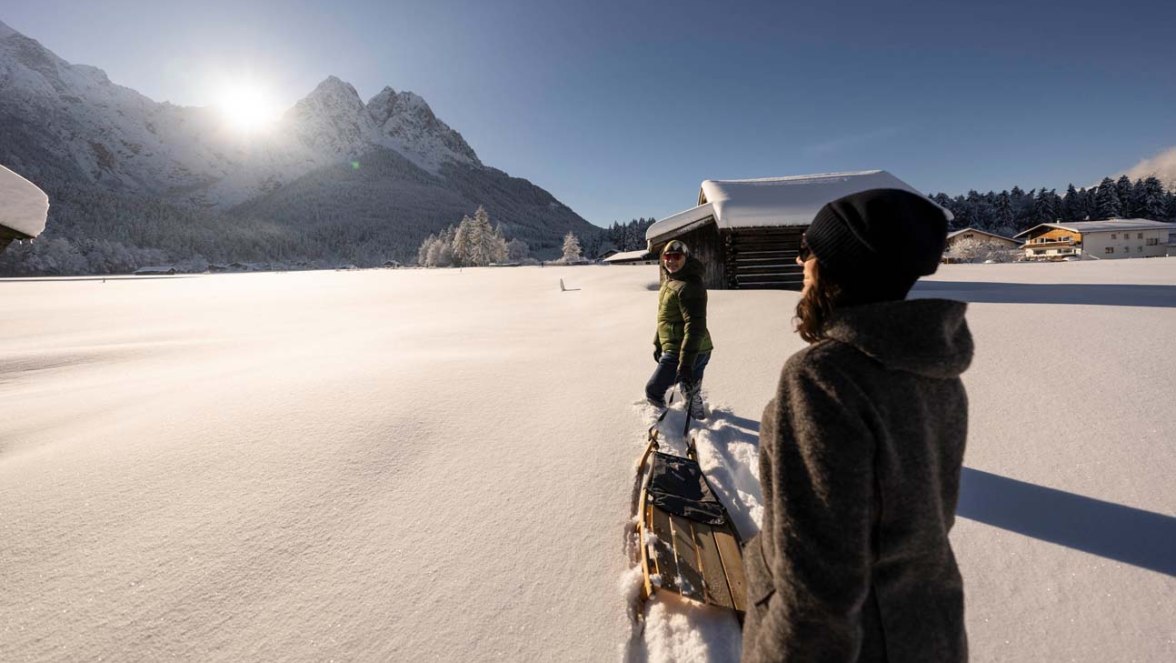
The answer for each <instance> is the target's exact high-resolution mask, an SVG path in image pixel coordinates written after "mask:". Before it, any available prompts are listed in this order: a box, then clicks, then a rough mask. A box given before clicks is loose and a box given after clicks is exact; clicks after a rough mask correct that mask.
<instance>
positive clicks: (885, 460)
mask: <svg viewBox="0 0 1176 663" xmlns="http://www.w3.org/2000/svg"><path fill="white" fill-rule="evenodd" d="M946 233H947V219H946V217H945V215H944V213H943V211H942V210H941V209H940V208H939V207H937V206H935V205H934V204H932V203H931V202H929V201H928V200H927V199H926V198H923V197H922V196H918V195H916V194H912V193H908V192H906V191H900V190H896V189H876V190H872V191H866V192H862V193H858V194H854V195H852V196H847V197H845V198H842V199H839V200H836V201H834V202H832V203H829V204H828V205H826V206H825V207H823V208H822V209H821V210H820V212H818V213H817V216H816V218H815V219H814V220H813V223H812V225H811V226H810V227H809V229H808V231H807V232H806V233H805V237H804V244H803V245H802V249H801V255H800V256H799V257H798V262H800V263H801V264H803V265H804V275H805V279H804V290H803V291H802V294H801V301H800V303H799V304H798V305H797V330H798V331H799V333H800V335H801V337H802V338H804V339H805V340H806V341H808V342H809V343H810V345H809V346H808V347H807V348H805V349H804V350H801V351H800V352H797V353H796V354H795V355H793V356H792V357H791V358H789V360H788V361H787V363H786V364H785V365H784V369H783V372H782V374H781V376H780V383H779V387H778V388H777V391H776V397H775V399H774V400H772V401H771V402H770V403H769V404H768V406H767V409H766V410H765V411H764V415H763V421H762V424H761V428H760V481H761V483H762V484H763V496H764V513H763V523H762V529H761V533H760V534H759V535H758V536H757V537H756V538H754V539H752V540H751V541H749V542H748V545H747V548H746V550H745V555H744V557H745V564H746V566H747V576H748V598H749V600H750V602H751V604H752V605H751V607H750V608H749V609H748V614H747V621H746V625H745V628H744V633H743V660H744V661H754V662H759V661H921V662H922V661H935V662H948V661H963V660H966V659H967V638H966V635H965V632H964V596H963V582H962V580H961V578H960V573H959V569H958V568H957V566H956V562H955V557H954V555H953V554H952V550H951V544H950V542H949V540H948V531H949V530H950V529H951V526H952V522H953V519H954V514H955V507H956V499H957V497H958V494H959V479H960V469H961V465H962V463H963V457H964V440H965V437H966V433H967V420H968V418H967V408H968V403H967V396H966V395H965V393H964V387H963V383H962V382H961V381H960V374H961V373H962V372H963V371H964V370H965V369H966V368H967V367H968V365H969V363H970V362H971V360H972V337H971V335H970V333H969V332H968V327H967V324H966V323H965V321H964V308H965V305H964V304H963V303H961V302H955V301H948V300H937V299H916V300H907V299H906V295H907V293H908V291H909V290H910V289H911V287H912V286H913V285H914V283H915V281H916V280H917V279H918V278H919V277H920V276H923V275H926V274H931V273H932V272H934V271H935V269H936V267H937V265H938V263H939V258H940V255H941V254H942V252H943V247H944V242H945V238H946Z"/></svg>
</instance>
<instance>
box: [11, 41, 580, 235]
mask: <svg viewBox="0 0 1176 663" xmlns="http://www.w3.org/2000/svg"><path fill="white" fill-rule="evenodd" d="M0 135H2V136H3V137H4V140H3V141H0V163H3V164H5V165H7V166H9V167H11V168H13V169H14V170H16V171H17V172H20V173H21V174H23V175H25V176H26V177H28V178H29V179H30V180H32V181H34V182H35V183H38V184H39V185H41V186H42V188H44V189H45V190H46V191H48V192H49V193H50V196H51V197H52V196H53V194H54V191H55V189H59V188H60V187H65V186H72V187H76V186H87V185H93V186H97V187H100V188H101V189H102V190H103V191H104V192H122V193H126V194H131V195H136V196H148V197H158V198H163V199H166V200H167V201H169V202H171V203H177V204H182V205H192V206H196V207H200V208H205V209H210V210H213V211H218V212H223V211H225V210H229V209H231V208H234V207H237V206H241V205H243V204H246V203H249V202H250V201H259V200H263V199H265V198H266V197H268V196H271V195H272V194H273V193H274V192H276V191H278V190H280V189H281V188H282V187H284V186H286V185H289V184H291V183H293V182H297V181H299V180H300V179H302V178H305V177H307V176H308V175H313V174H314V173H316V172H317V171H320V170H323V169H330V168H333V167H337V166H339V165H340V164H349V163H351V162H352V161H353V160H355V159H357V158H358V157H360V156H361V155H365V154H369V153H371V152H373V151H378V150H390V151H393V152H395V153H396V154H398V155H400V157H402V158H403V159H405V160H407V161H408V162H409V163H411V164H412V165H413V166H415V167H416V168H417V169H420V170H421V171H423V172H424V173H427V174H428V175H429V176H431V178H432V185H433V186H434V188H435V190H436V191H435V193H437V192H439V191H441V189H444V188H447V187H452V186H453V185H455V184H456V185H458V186H460V185H462V184H463V183H465V181H466V180H468V179H469V178H470V175H471V174H472V175H473V177H474V178H475V179H477V178H482V179H485V180H487V182H491V183H492V182H494V181H497V180H499V179H501V178H502V177H505V174H503V173H501V172H500V171H497V170H494V169H491V168H488V167H486V166H485V165H483V164H482V162H481V161H480V160H479V159H478V156H477V154H476V153H475V152H474V150H473V149H472V148H471V147H470V146H469V144H467V143H466V141H465V139H464V138H462V136H461V134H460V133H458V132H457V131H455V130H453V129H452V128H450V127H449V126H448V125H446V124H445V123H444V122H443V121H441V120H440V119H438V118H437V116H436V115H435V114H434V113H433V111H432V109H431V108H430V107H429V105H428V103H427V102H426V101H425V100H424V99H422V98H421V97H420V96H418V95H415V94H413V93H411V92H404V91H402V92H396V91H395V90H393V89H392V88H391V87H386V88H384V89H383V90H382V91H381V92H380V93H378V94H376V95H375V96H374V97H372V99H371V100H370V101H368V102H367V103H364V102H363V100H362V99H361V98H360V96H359V94H358V93H357V92H356V90H355V88H354V87H353V86H351V85H350V84H349V83H346V82H345V81H342V80H340V79H339V78H336V77H334V76H331V77H328V78H327V79H326V80H324V81H323V82H322V83H320V84H319V85H318V86H317V87H316V88H315V89H314V90H313V91H312V92H311V93H310V94H308V95H307V96H306V97H305V98H303V99H301V100H300V101H298V102H297V103H296V104H294V106H293V107H292V108H290V109H289V110H288V111H287V112H286V113H285V114H284V115H283V116H282V118H281V119H280V120H279V122H278V123H277V124H276V126H275V127H273V128H272V130H270V131H268V132H264V133H260V134H258V135H255V136H250V137H244V136H242V135H240V134H238V133H234V132H233V131H232V130H231V129H229V128H228V127H227V126H225V123H224V122H223V121H222V120H221V118H220V117H219V115H218V113H217V112H215V111H214V110H213V109H211V108H190V107H181V106H175V105H172V104H170V103H156V102H154V101H152V100H151V99H148V98H147V97H145V96H143V95H141V94H139V93H138V92H136V91H134V90H131V89H129V88H126V87H122V86H119V85H116V84H114V83H112V82H111V81H110V80H109V79H108V78H107V77H106V74H104V73H103V72H102V71H101V70H99V69H97V68H95V67H90V66H85V65H74V64H70V63H68V62H66V61H65V60H63V59H61V58H59V57H57V56H56V55H54V54H53V53H52V52H50V51H49V50H48V49H46V48H44V47H43V46H42V45H41V44H39V43H38V42H37V41H35V40H33V39H30V38H29V37H26V36H24V35H22V34H20V33H19V32H16V31H15V30H13V29H11V28H9V27H8V26H6V25H4V24H3V23H0ZM448 173H460V174H461V180H462V181H461V182H458V183H451V182H449V181H448V180H449V176H448ZM527 184H528V186H529V188H530V189H535V190H537V191H539V192H541V194H542V195H539V196H538V197H539V198H546V199H548V200H544V201H543V203H542V204H541V205H539V206H537V207H535V209H536V214H535V215H531V216H532V217H533V218H529V219H518V220H514V219H509V218H501V215H500V218H498V219H497V221H501V222H504V223H513V222H524V223H531V222H533V221H536V220H537V222H538V225H539V226H541V227H542V226H543V225H544V224H545V223H546V222H547V221H548V220H550V221H551V222H552V224H553V225H552V228H551V229H550V231H544V232H546V234H550V235H551V236H552V237H551V238H548V240H545V241H551V242H554V239H555V235H556V234H557V233H558V232H562V231H566V230H567V229H569V228H575V229H576V230H577V231H579V232H590V231H591V230H592V226H590V225H589V224H588V223H587V222H585V221H584V220H583V219H582V218H580V217H579V216H577V215H576V214H575V213H574V212H572V211H571V210H570V209H568V208H567V207H565V206H563V205H562V204H560V203H558V201H556V200H555V199H554V198H553V197H551V195H550V194H548V193H547V192H546V191H542V190H541V189H538V187H534V185H531V184H530V183H529V182H528V183H527ZM405 188H407V189H414V185H413V184H412V183H411V182H405V181H401V180H399V179H396V178H393V179H390V180H385V181H382V182H381V183H380V188H379V192H380V193H381V194H383V195H391V196H393V197H395V196H396V195H397V194H398V193H399V192H400V191H401V189H405ZM481 188H482V189H484V190H485V191H487V192H488V193H489V197H488V198H486V199H482V200H467V199H463V200H462V208H463V210H464V213H471V212H472V211H473V210H474V209H476V207H477V206H478V205H485V206H486V207H487V209H488V210H491V213H492V214H494V210H495V208H497V209H498V210H499V211H505V210H508V209H512V208H516V207H518V206H519V205H526V204H529V203H527V201H525V200H515V199H514V198H512V196H513V195H514V194H513V193H512V192H511V191H510V190H509V187H507V188H505V189H504V188H503V187H498V186H493V185H487V186H483V187H481ZM372 190H373V191H375V190H376V189H372ZM409 193H410V194H411V195H410V197H413V200H414V204H417V203H420V204H421V205H422V206H423V207H424V208H427V207H428V201H429V199H430V198H429V196H428V195H426V196H425V197H424V198H423V199H421V198H420V195H419V191H415V193H414V192H409ZM522 193H523V194H524V198H528V197H529V198H535V197H536V196H535V195H533V193H532V192H530V191H523V192H522ZM355 194H356V192H355V191H352V192H350V193H349V194H347V195H344V194H342V193H340V194H339V195H337V196H335V197H334V198H333V199H331V200H327V201H325V203H326V204H329V205H333V206H335V207H336V208H337V209H338V211H339V214H340V215H341V216H346V214H347V212H348V208H349V207H350V206H354V205H360V206H366V207H372V204H371V203H373V202H374V201H372V200H368V201H364V200H356V198H355ZM440 198H446V196H444V195H441V196H440ZM548 202H550V205H549V206H548V207H547V211H544V209H543V205H548ZM533 207H534V206H533ZM261 208H264V205H261V206H255V209H261ZM442 208H443V209H444V211H445V213H446V214H448V215H449V217H452V218H448V219H447V222H446V224H443V225H447V224H451V223H456V222H458V221H459V220H460V214H458V215H457V216H453V214H452V210H451V209H450V206H441V207H438V208H436V209H433V210H432V211H434V212H440V211H442ZM465 208H468V209H465ZM435 217H437V214H433V215H432V216H429V217H422V216H420V215H417V216H416V217H413V216H409V217H405V216H403V215H401V216H399V217H397V221H398V222H400V223H407V224H409V225H410V226H411V225H412V224H414V223H416V222H417V221H422V220H424V222H425V223H426V225H427V226H429V227H427V228H424V230H425V233H424V234H427V232H429V231H435V230H437V229H439V227H438V226H437V225H436V223H433V222H432V221H431V219H433V218H435ZM275 221H276V222H279V223H281V222H284V219H275ZM50 229H52V218H51V224H50Z"/></svg>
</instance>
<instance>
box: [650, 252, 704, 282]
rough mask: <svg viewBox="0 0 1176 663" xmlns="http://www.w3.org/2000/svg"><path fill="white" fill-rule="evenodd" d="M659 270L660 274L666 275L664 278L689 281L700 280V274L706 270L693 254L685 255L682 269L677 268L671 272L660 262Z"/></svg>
mask: <svg viewBox="0 0 1176 663" xmlns="http://www.w3.org/2000/svg"><path fill="white" fill-rule="evenodd" d="M661 270H662V274H665V275H666V278H668V279H673V280H674V281H691V280H695V279H697V280H698V281H702V275H703V273H704V272H705V271H706V268H705V267H704V266H703V264H702V261H701V260H699V259H698V258H695V257H694V256H687V257H686V264H685V265H682V269H679V270H678V271H676V272H674V273H672V274H671V273H670V271H669V270H667V269H666V264H665V263H664V262H663V263H662V264H661Z"/></svg>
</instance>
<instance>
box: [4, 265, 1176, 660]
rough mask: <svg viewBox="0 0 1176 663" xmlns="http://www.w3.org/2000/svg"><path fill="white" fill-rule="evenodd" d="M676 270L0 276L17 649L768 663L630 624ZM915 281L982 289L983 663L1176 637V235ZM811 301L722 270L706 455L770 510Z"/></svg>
mask: <svg viewBox="0 0 1176 663" xmlns="http://www.w3.org/2000/svg"><path fill="white" fill-rule="evenodd" d="M560 278H562V279H563V280H564V282H565V283H566V285H567V286H568V287H569V288H577V290H572V291H569V292H561V291H560V288H559V279H560ZM655 281H656V273H655V271H654V268H652V267H580V268H560V269H555V268H542V269H541V268H516V269H467V270H462V271H458V270H438V271H424V270H403V271H382V270H378V271H360V272H317V273H275V274H240V275H218V276H199V277H173V278H143V277H139V278H118V279H115V278H107V279H106V280H102V279H100V278H98V279H50V280H24V281H15V280H13V281H0V404H2V406H3V412H4V416H3V417H2V418H0V660H2V661H25V660H38V661H40V660H88V661H96V660H119V661H138V660H163V659H179V660H194V661H196V660H199V661H240V660H373V661H374V660H380V661H418V660H439V661H483V660H510V661H616V660H620V659H622V658H628V659H630V660H638V661H640V660H648V661H671V660H677V661H692V660H699V661H702V660H714V661H724V660H735V659H736V658H737V656H738V651H739V644H738V631H737V626H736V625H735V622H734V620H733V619H730V618H729V617H728V616H726V615H723V614H721V613H717V612H709V611H699V610H689V609H686V608H685V607H684V606H682V605H681V604H677V603H675V602H673V601H662V600H655V601H654V602H652V603H651V604H650V605H649V606H648V619H647V623H646V626H645V628H644V630H643V631H641V632H639V633H636V635H635V636H634V637H632V638H631V634H632V633H635V632H634V631H633V630H632V626H631V624H630V622H629V620H628V618H627V616H626V593H627V592H628V591H629V590H631V589H632V586H633V585H632V582H631V580H632V577H633V574H632V573H631V571H629V562H628V559H627V558H626V556H625V552H624V541H623V532H624V528H625V523H626V521H627V520H628V518H629V513H628V509H629V495H630V490H631V488H632V483H633V478H634V474H633V472H634V462H635V460H636V457H637V455H638V454H639V452H640V451H641V450H642V448H643V441H644V426H645V425H646V418H647V416H648V413H647V412H646V410H645V409H644V408H643V407H642V406H640V405H637V404H636V402H637V401H638V400H639V399H640V397H641V391H642V385H643V384H644V381H645V380H646V378H647V377H648V373H649V371H650V370H651V369H652V368H653V359H652V357H651V356H650V351H651V349H652V348H651V339H652V335H653V314H654V308H655V297H656V293H655V292H654V291H653V290H651V289H650V288H651V286H652V284H653V283H655ZM918 294H919V296H943V297H956V298H961V299H964V300H967V301H970V302H973V304H972V305H971V306H970V308H969V322H970V324H971V327H972V330H973V333H974V335H975V338H976V348H977V352H976V360H975V363H974V364H973V367H972V368H971V369H970V370H969V371H968V372H967V373H966V374H965V376H964V380H965V383H966V385H967V387H968V390H969V394H970V397H971V421H972V426H971V433H970V436H969V443H968V444H969V446H968V453H967V461H966V466H967V467H966V469H965V477H964V480H965V485H964V491H963V493H964V494H963V497H962V500H961V504H960V509H959V513H960V516H961V517H960V519H959V520H958V521H957V525H956V528H955V530H954V532H953V541H954V543H955V548H956V552H957V555H958V557H959V560H960V566H961V569H962V571H963V574H964V579H965V583H966V589H967V609H968V629H969V636H970V640H971V647H972V654H973V660H976V661H1070V660H1075V661H1100V662H1101V661H1112V660H1114V661H1157V662H1158V661H1171V660H1176V481H1174V480H1173V477H1174V476H1176V405H1174V403H1176V401H1174V397H1176V259H1174V258H1166V259H1150V260H1126V261H1119V262H1111V261H1103V262H1090V263H1067V264H1048V265H1036V264H1028V265H1023V264H1016V265H955V266H945V267H944V268H942V269H941V270H940V273H939V274H938V275H936V277H934V278H933V279H931V280H930V281H929V282H927V283H926V284H923V285H921V286H920V288H919V290H918ZM796 298H797V294H796V293H791V292H778V291H770V292H738V291H720V292H712V293H711V312H710V322H711V328H712V333H713V335H714V339H715V344H716V346H717V349H716V351H715V354H714V358H713V360H712V362H711V365H710V367H709V368H708V371H707V384H706V388H707V393H708V401H709V403H710V406H711V407H712V409H713V410H714V414H713V416H712V418H711V420H710V421H709V422H707V425H706V429H705V430H703V431H702V432H701V433H700V443H699V444H700V451H701V454H702V460H703V464H704V467H706V468H707V469H708V471H709V472H710V473H711V476H712V479H714V480H715V483H716V484H717V485H718V489H719V491H720V493H721V494H722V496H723V497H724V498H726V499H727V500H728V502H729V504H730V506H731V508H732V511H733V513H734V516H735V519H736V520H737V524H738V525H739V527H740V529H741V530H742V531H743V532H744V534H746V535H750V534H752V533H754V531H755V530H756V529H757V524H756V518H757V517H758V514H759V510H760V503H759V497H760V493H759V489H758V484H757V483H756V480H755V475H756V433H757V429H758V422H759V419H760V414H761V412H762V410H763V406H764V405H765V403H766V402H767V400H768V398H769V397H770V396H771V394H772V393H773V391H774V388H775V381H776V377H777V374H778V371H779V369H780V367H781V365H782V364H783V362H784V360H785V359H786V358H787V356H788V355H789V354H791V353H792V352H794V351H796V350H797V349H799V348H800V347H801V341H800V340H799V339H798V338H797V337H796V336H795V335H794V334H793V333H791V331H790V329H791V327H790V324H789V320H790V318H791V313H792V309H793V307H794V305H795V303H796ZM675 416H680V415H679V414H678V413H674V414H673V415H672V416H671V419H673V418H674V417H675ZM677 421H679V422H681V419H678V420H677Z"/></svg>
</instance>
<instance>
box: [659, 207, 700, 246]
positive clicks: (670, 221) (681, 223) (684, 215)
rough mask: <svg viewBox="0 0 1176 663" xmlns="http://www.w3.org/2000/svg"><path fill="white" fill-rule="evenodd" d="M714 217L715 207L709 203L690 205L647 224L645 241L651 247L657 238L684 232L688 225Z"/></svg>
mask: <svg viewBox="0 0 1176 663" xmlns="http://www.w3.org/2000/svg"><path fill="white" fill-rule="evenodd" d="M714 217H715V209H714V205H712V204H711V203H703V204H702V205H699V206H698V207H691V208H690V209H688V210H684V211H681V212H678V213H677V214H674V215H672V216H667V217H666V218H664V219H662V220H661V221H658V222H657V223H655V224H653V225H651V226H649V228H648V229H647V230H646V231H645V241H646V242H648V243H649V246H651V247H652V246H653V245H654V244H656V243H657V241H658V239H660V238H661V237H663V236H665V235H668V234H670V233H680V232H685V231H686V230H687V227H688V226H691V225H693V224H698V225H702V224H703V223H706V222H708V221H711V220H713V219H714Z"/></svg>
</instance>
